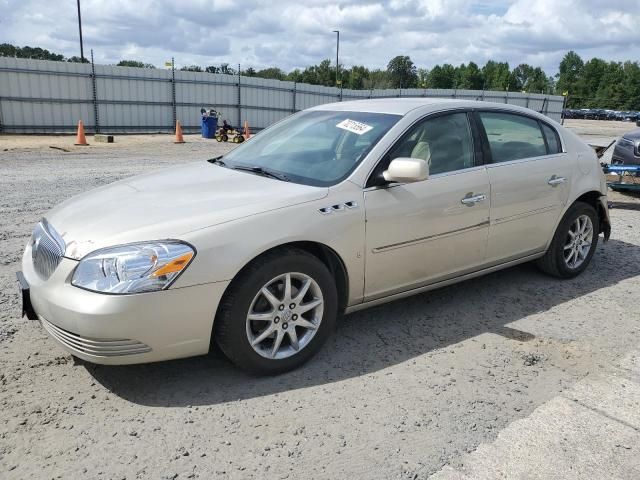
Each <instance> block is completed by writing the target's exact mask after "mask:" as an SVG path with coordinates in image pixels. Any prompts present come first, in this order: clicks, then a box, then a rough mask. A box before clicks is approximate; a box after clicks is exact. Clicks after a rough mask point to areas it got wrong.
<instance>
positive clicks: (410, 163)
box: [382, 158, 429, 183]
mask: <svg viewBox="0 0 640 480" xmlns="http://www.w3.org/2000/svg"><path fill="white" fill-rule="evenodd" d="M382 176H383V177H384V179H385V180H386V181H387V182H399V183H412V182H421V181H423V180H426V179H427V178H429V164H428V163H427V162H426V161H424V160H422V159H420V158H394V159H393V160H391V163H390V164H389V168H388V169H387V170H385V171H384V172H382Z"/></svg>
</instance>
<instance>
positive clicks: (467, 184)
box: [364, 167, 489, 300]
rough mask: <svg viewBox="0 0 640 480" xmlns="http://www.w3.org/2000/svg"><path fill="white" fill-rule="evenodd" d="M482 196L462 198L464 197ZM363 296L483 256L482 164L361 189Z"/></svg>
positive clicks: (464, 266)
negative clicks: (363, 210)
mask: <svg viewBox="0 0 640 480" xmlns="http://www.w3.org/2000/svg"><path fill="white" fill-rule="evenodd" d="M478 195H485V196H486V200H484V201H482V200H479V201H477V202H475V203H468V204H464V203H463V202H462V200H463V199H465V198H469V197H471V196H478ZM364 200H365V208H366V255H367V257H366V267H365V269H366V273H365V298H366V299H367V300H370V299H375V298H378V297H381V296H385V295H390V294H393V293H397V292H400V291H403V290H408V289H411V288H415V287H418V286H421V285H424V284H426V283H431V282H433V281H437V280H438V279H441V278H443V277H446V276H449V275H451V274H453V273H456V272H459V271H462V270H465V271H466V270H469V269H473V268H474V267H477V266H479V265H481V264H482V263H483V262H484V261H485V254H486V245H487V236H488V226H489V179H488V174H487V171H486V169H485V168H484V167H474V168H470V169H466V170H461V171H457V172H451V173H446V174H441V175H436V176H433V177H431V178H429V179H428V180H426V181H423V182H417V183H411V184H404V185H394V186H390V187H387V188H375V189H371V190H369V191H365V196H364Z"/></svg>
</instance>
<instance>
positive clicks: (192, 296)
mask: <svg viewBox="0 0 640 480" xmlns="http://www.w3.org/2000/svg"><path fill="white" fill-rule="evenodd" d="M77 263H78V262H76V261H74V260H70V259H67V258H64V259H63V260H62V261H61V263H60V265H58V268H57V269H56V270H55V271H54V273H53V274H52V275H51V277H50V278H49V279H48V280H46V281H43V280H42V279H41V278H40V277H39V276H38V275H37V273H36V272H35V271H34V269H33V264H32V262H31V253H30V250H29V248H28V247H27V250H26V251H25V255H24V257H23V259H22V268H23V275H24V280H25V281H26V282H27V283H28V285H29V290H28V292H29V293H28V296H29V300H30V304H31V305H32V309H33V312H34V313H35V315H36V316H37V318H38V319H39V320H40V321H41V322H42V325H43V327H44V328H45V329H46V330H47V332H48V333H49V334H50V336H51V337H52V338H53V339H54V340H56V341H57V343H58V344H60V345H61V346H62V347H63V348H64V349H65V350H67V351H68V352H69V353H71V354H72V355H74V356H76V357H79V358H82V359H83V360H86V361H89V362H93V363H100V364H108V365H123V364H132V363H146V362H156V361H161V360H169V359H174V358H182V357H190V356H194V355H202V354H205V353H207V352H208V351H209V344H210V339H211V332H212V327H213V319H214V317H215V313H216V310H217V307H218V303H219V302H220V299H221V298H222V295H223V294H224V291H225V289H226V287H227V285H228V282H219V283H209V284H204V285H196V286H191V287H184V288H170V289H168V290H162V291H159V292H152V293H141V294H134V295H108V294H101V293H95V292H90V291H87V290H83V289H80V288H77V287H74V286H72V285H71V283H70V281H71V275H72V274H73V270H74V268H75V266H76V265H77Z"/></svg>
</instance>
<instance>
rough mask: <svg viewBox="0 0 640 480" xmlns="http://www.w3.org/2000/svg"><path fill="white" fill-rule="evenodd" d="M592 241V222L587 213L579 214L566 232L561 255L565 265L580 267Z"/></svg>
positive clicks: (573, 267)
mask: <svg viewBox="0 0 640 480" xmlns="http://www.w3.org/2000/svg"><path fill="white" fill-rule="evenodd" d="M592 242H593V224H592V223H591V218H589V216H588V215H580V216H579V217H578V218H576V219H575V220H574V222H573V223H572V224H571V226H570V227H569V231H568V232H567V238H566V241H565V245H564V249H563V256H564V261H565V263H566V265H567V267H569V268H571V269H575V268H578V267H580V265H582V264H583V263H584V261H585V259H586V258H587V256H588V255H589V251H590V250H591V243H592Z"/></svg>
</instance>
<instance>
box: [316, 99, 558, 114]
mask: <svg viewBox="0 0 640 480" xmlns="http://www.w3.org/2000/svg"><path fill="white" fill-rule="evenodd" d="M457 108H482V109H500V110H510V111H513V112H519V113H525V114H529V115H531V114H534V115H536V116H541V115H540V114H539V113H538V112H535V111H534V110H531V109H528V108H524V107H519V106H517V105H510V104H506V103H493V102H484V101H475V100H459V99H453V98H428V97H405V98H397V97H393V98H373V99H363V100H350V101H348V102H337V103H325V104H323V105H318V106H315V107H311V108H310V109H309V110H325V111H326V110H330V111H348V112H368V113H386V114H391V115H402V116H404V115H406V114H408V113H409V112H411V111H413V110H416V109H421V110H423V111H424V113H429V112H430V111H433V112H435V111H441V110H448V109H457ZM545 118H546V117H545Z"/></svg>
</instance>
